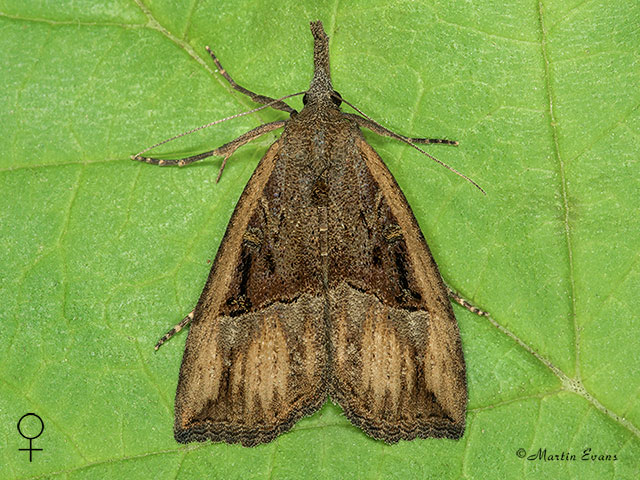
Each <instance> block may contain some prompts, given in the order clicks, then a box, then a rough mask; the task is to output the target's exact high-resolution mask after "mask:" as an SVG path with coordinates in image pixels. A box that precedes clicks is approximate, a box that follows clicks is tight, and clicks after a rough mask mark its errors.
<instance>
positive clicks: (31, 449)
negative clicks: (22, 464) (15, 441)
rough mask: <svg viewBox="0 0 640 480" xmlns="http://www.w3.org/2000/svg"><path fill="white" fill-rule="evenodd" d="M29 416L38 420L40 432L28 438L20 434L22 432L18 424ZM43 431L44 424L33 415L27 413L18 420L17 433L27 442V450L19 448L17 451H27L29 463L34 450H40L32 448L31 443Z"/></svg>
mask: <svg viewBox="0 0 640 480" xmlns="http://www.w3.org/2000/svg"><path fill="white" fill-rule="evenodd" d="M29 416H33V417H36V418H37V419H38V421H39V422H40V431H39V432H38V434H37V435H34V436H33V437H28V436H27V435H25V434H24V433H22V430H21V429H20V422H22V420H24V419H25V418H26V417H29ZM43 431H44V422H43V421H42V419H41V418H40V417H39V416H38V415H36V414H35V413H27V414H25V415H23V416H22V417H20V420H18V433H19V434H20V435H22V436H23V437H24V438H26V439H28V440H29V448H19V449H18V450H24V451H26V450H29V461H30V462H31V456H32V452H33V451H34V450H42V449H41V448H33V447H32V446H31V442H33V440H34V439H36V438H38V437H39V436H40V435H42V432H43Z"/></svg>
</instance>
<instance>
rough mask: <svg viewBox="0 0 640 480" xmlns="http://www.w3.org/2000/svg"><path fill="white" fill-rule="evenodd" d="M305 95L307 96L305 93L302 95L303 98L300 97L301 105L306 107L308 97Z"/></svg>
mask: <svg viewBox="0 0 640 480" xmlns="http://www.w3.org/2000/svg"><path fill="white" fill-rule="evenodd" d="M307 95H308V94H306V93H305V94H304V97H302V104H303V105H306V104H307V102H308V101H309V97H308V96H307Z"/></svg>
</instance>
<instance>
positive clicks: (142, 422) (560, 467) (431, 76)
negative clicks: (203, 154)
mask: <svg viewBox="0 0 640 480" xmlns="http://www.w3.org/2000/svg"><path fill="white" fill-rule="evenodd" d="M316 19H320V20H323V21H324V24H325V27H326V29H327V32H328V33H329V35H330V37H331V55H332V57H331V62H332V71H333V80H334V85H335V87H336V88H337V90H338V91H339V92H340V93H341V94H342V96H343V97H344V98H346V99H348V100H349V101H351V102H352V103H354V104H356V105H357V106H358V107H359V108H360V109H362V110H363V111H364V112H366V113H367V114H369V115H370V116H372V117H373V118H375V119H377V120H378V121H380V122H382V123H383V124H385V125H386V126H388V127H390V128H392V129H394V130H397V131H399V132H402V133H406V134H409V135H423V136H430V137H447V138H455V139H456V140H459V141H460V147H458V148H456V149H454V148H446V147H440V148H437V147H432V148H429V152H430V153H432V154H434V155H436V156H437V157H438V158H439V159H440V160H442V161H445V162H447V163H448V164H450V165H451V166H453V167H454V168H456V169H459V170H461V171H462V172H464V173H465V174H466V175H468V176H470V177H471V178H473V179H474V180H475V181H477V182H478V183H479V184H480V185H481V186H482V187H484V188H485V189H486V191H487V196H486V197H485V196H483V195H482V194H481V193H480V192H478V191H477V190H476V189H475V188H473V186H472V185H470V184H469V183H467V182H465V181H464V180H463V179H461V178H459V177H457V176H455V175H453V174H452V173H451V172H449V171H448V170H446V169H443V168H441V167H439V166H438V165H436V164H434V163H433V162H431V161H429V160H428V159H427V158H425V157H422V156H420V155H418V154H417V153H416V152H415V151H414V150H413V149H411V148H409V147H408V146H406V145H404V144H398V143H395V142H393V141H391V140H389V139H387V138H378V137H376V136H375V135H370V134H367V137H368V138H369V139H370V141H371V143H372V145H373V146H374V148H376V149H377V151H378V152H379V153H380V155H381V156H382V158H383V159H385V161H386V162H387V164H388V165H389V168H390V169H391V171H392V172H393V173H394V175H395V176H396V178H397V180H398V183H399V184H400V186H401V187H402V189H403V191H404V192H405V194H406V196H407V198H408V200H409V203H410V204H411V205H412V207H413V209H414V212H415V214H416V217H417V218H418V221H419V222H420V225H421V227H422V228H423V231H424V233H425V237H426V238H427V240H428V242H429V244H430V246H431V248H432V250H433V253H434V256H435V257H436V259H437V260H438V263H439V266H440V268H441V272H442V273H443V276H444V278H445V280H446V281H447V282H448V283H449V284H450V285H451V286H452V287H453V288H455V289H457V290H459V291H460V292H461V293H462V295H463V296H465V297H467V298H468V299H469V300H471V301H472V302H473V303H475V304H476V305H477V306H479V307H481V308H484V309H486V310H488V311H490V313H491V319H490V320H487V319H485V318H480V317H476V316H473V315H471V314H469V313H468V312H466V311H464V310H462V309H460V308H457V309H456V314H457V316H458V320H459V323H460V327H461V330H462V337H463V344H464V350H465V357H466V361H467V365H468V383H469V394H470V399H469V408H468V415H467V430H466V432H465V436H464V438H463V439H462V440H460V441H458V442H455V441H450V440H435V439H429V440H415V441H411V442H400V444H398V445H385V444H383V443H381V442H378V441H375V440H372V439H370V438H368V437H367V436H365V435H364V434H363V433H362V432H361V431H360V430H358V429H357V428H355V427H353V426H352V425H351V424H350V423H349V422H348V421H347V420H346V419H345V418H344V417H343V416H342V414H341V410H340V409H339V407H337V406H334V405H332V404H331V403H327V404H326V405H325V406H324V407H323V408H322V410H321V411H320V412H318V413H317V414H315V415H313V416H312V417H309V418H306V419H304V420H302V421H300V422H299V423H298V424H297V425H296V426H295V427H294V429H293V430H292V431H291V432H290V433H287V434H285V435H282V436H281V437H279V438H278V439H276V440H275V441H273V442H272V443H269V444H266V445H262V446H260V447H257V448H250V449H249V448H244V447H241V446H237V445H236V446H229V445H225V444H210V443H209V444H197V445H188V446H184V445H179V444H177V443H176V442H175V441H174V439H173V435H172V426H173V396H174V392H175V387H176V382H177V375H178V368H179V364H180V360H181V357H182V349H183V345H184V340H185V337H186V335H185V334H184V333H181V334H179V335H178V336H177V337H176V338H174V339H173V340H172V341H171V342H169V343H168V344H167V345H165V346H164V347H163V348H162V349H161V350H160V351H159V352H157V353H154V351H153V345H154V343H155V341H156V340H157V339H158V338H159V337H160V336H161V335H162V334H163V333H164V332H165V331H166V330H167V329H168V328H170V327H171V326H172V325H173V324H174V323H176V322H177V321H179V320H180V319H181V318H182V317H183V316H184V315H185V314H186V313H187V312H189V311H190V310H191V308H192V307H193V305H194V304H195V302H196V301H197V299H198V296H199V293H200V291H201V289H202V286H203V284H204V281H205V279H206V276H207V274H208V270H209V268H210V265H211V261H212V260H213V258H214V256H215V252H216V249H217V248H218V245H219V242H220V240H221V237H222V235H223V234H224V231H225V228H226V223H227V222H228V219H229V217H230V215H231V212H232V211H233V208H234V205H235V202H236V201H237V199H238V197H239V195H240V193H241V191H242V188H243V186H244V185H245V183H246V182H247V180H248V178H249V176H250V175H251V173H252V171H253V169H254V168H255V166H256V164H257V162H258V160H259V158H260V157H261V156H262V155H263V154H264V153H265V151H266V148H267V146H268V145H269V143H271V142H272V141H273V140H274V139H275V138H276V136H277V135H276V134H274V135H267V136H266V137H265V138H262V139H260V140H258V141H256V142H254V143H253V144H251V145H249V146H247V147H244V148H242V149H241V150H240V151H239V152H238V153H236V154H235V155H234V156H233V157H232V158H231V160H230V161H229V164H228V165H227V167H226V169H225V172H224V175H223V177H222V180H221V181H220V183H218V184H216V183H215V177H216V174H217V170H218V167H219V166H220V162H221V159H220V158H215V159H209V160H206V161H203V162H201V163H200V164H194V165H192V166H190V167H187V168H183V169H178V168H156V167H153V166H150V165H146V164H142V163H137V162H132V161H131V160H129V156H130V155H131V154H133V153H136V152H138V151H140V150H142V148H144V147H146V146H149V145H152V144H154V143H155V142H157V141H159V140H162V139H163V138H167V137H170V136H172V135H174V134H176V133H180V132H183V131H185V130H188V129H190V128H193V127H196V126H198V125H202V124H205V123H208V122H210V121H212V120H216V119H220V118H223V117H225V116H228V115H232V114H234V113H238V112H241V111H245V110H248V109H250V108H253V107H254V106H255V104H253V103H252V102H250V101H249V100H248V99H247V98H246V97H244V96H242V95H240V94H238V93H237V92H233V91H231V89H230V88H229V86H228V85H227V84H226V83H225V81H224V80H223V79H221V78H220V76H219V75H218V74H217V73H216V71H215V68H214V66H213V65H212V63H211V61H210V59H209V58H208V57H207V55H206V52H205V50H204V48H203V47H204V46H205V45H210V46H211V47H212V48H213V49H214V51H215V52H216V54H217V55H218V57H219V58H220V59H221V61H222V63H223V65H225V68H227V69H228V71H229V72H230V73H231V74H232V75H233V76H234V78H235V79H236V80H237V81H239V82H240V83H241V84H242V85H244V86H246V87H247V88H249V89H251V90H254V91H257V92H260V93H263V94H265V95H270V96H273V97H278V96H282V95H285V94H288V93H292V92H296V91H300V90H302V89H304V88H306V86H307V85H308V82H309V80H310V78H311V73H312V38H311V34H310V33H309V29H308V22H309V20H316ZM639 23H640V4H638V2H636V1H635V0H628V1H624V0H614V1H612V2H592V1H583V0H573V1H560V0H556V1H543V2H535V1H530V0H529V1H524V0H521V1H507V2H492V1H488V0H484V1H480V2H473V3H472V2H463V1H460V2H439V1H433V2H413V1H408V0H405V1H395V2H379V3H378V4H377V5H374V6H372V5H371V3H370V2H366V1H364V0H360V1H349V2H324V1H319V2H318V1H310V0H309V1H303V2H296V3H295V5H293V4H288V3H284V2H255V1H254V2H249V1H244V2H243V1H238V2H226V3H225V4H223V5H222V6H221V5H220V2H213V1H210V0H201V1H195V0H192V1H191V2H184V3H183V4H181V5H179V4H178V2H170V1H167V0H165V1H150V0H149V1H146V2H144V3H143V1H142V0H135V1H124V0H111V1H110V2H91V1H88V0H77V1H69V0H67V1H58V2H35V1H27V2H16V1H10V0H4V1H2V2H0V71H1V72H2V73H1V75H0V125H1V132H2V134H1V135H0V152H2V154H1V155H0V192H1V193H2V199H3V202H2V208H1V209H0V238H1V239H2V246H3V248H1V249H0V271H1V272H2V274H1V275H0V295H1V298H2V302H0V319H1V322H2V330H1V333H0V338H1V341H2V343H1V344H2V348H1V349H0V362H1V365H2V367H3V368H2V369H1V374H0V420H1V422H0V438H1V439H2V445H3V448H2V450H0V477H1V478H56V479H57V478H64V479H69V478H149V477H150V476H153V477H154V478H174V477H178V478H225V479H229V478H243V479H245V478H258V479H262V478H264V479H267V478H303V477H306V478H331V479H333V478H402V479H406V478H461V477H462V478H480V479H483V478H580V479H584V478H597V479H607V478H625V479H626V478H628V479H632V478H637V475H638V458H640V438H639V437H640V402H639V393H640V385H639V383H638V372H640V354H639V352H640V340H639V339H640V327H639V325H640V323H639V322H638V321H637V311H638V310H639V309H640V302H639V301H638V290H639V289H640V265H639V261H638V259H639V255H638V251H639V250H638V247H639V246H640V228H638V227H639V225H638V220H637V219H638V211H639V210H640V196H639V195H638V180H639V179H638V174H639V168H638V153H637V152H638V151H639V150H640V140H639V139H640V113H639V110H638V105H639V104H640V89H638V85H639V84H640V67H639V65H640V63H639V57H638V52H639V51H640V36H638V24H639ZM292 104H293V105H294V107H298V108H299V106H300V100H299V99H296V100H293V101H292ZM285 117H286V116H284V115H283V114H282V113H281V112H267V111H261V112H259V113H258V114H255V115H251V116H247V117H242V118H239V119H236V120H233V121H229V122H226V123H224V124H222V125H218V126H216V127H213V128H212V129H209V130H204V131H202V132H198V133H196V134H194V135H190V136H188V137H185V138H182V139H180V140H179V141H176V142H173V143H169V144H167V145H164V146H163V147H161V148H160V149H158V151H159V152H160V153H164V154H166V155H168V156H170V155H174V154H182V153H195V152H199V151H204V150H207V149H211V148H214V147H216V146H219V145H221V144H223V143H224V142H226V141H229V140H231V139H233V138H235V137H236V136H237V135H239V134H241V133H243V132H244V131H246V130H248V129H250V128H252V127H254V126H256V125H258V124H260V123H263V122H265V121H270V120H274V119H277V118H285ZM29 412H34V413H37V414H38V415H39V416H40V417H41V418H42V419H43V422H44V425H45V428H44V431H43V433H42V435H41V436H40V437H38V438H37V439H35V440H34V441H33V447H35V448H43V450H42V451H35V452H33V461H32V462H31V463H30V462H29V461H28V453H29V452H25V451H19V450H18V449H19V448H26V447H28V441H27V440H26V439H25V438H22V437H21V436H20V435H19V434H18V432H17V429H16V424H17V422H18V419H20V417H22V416H23V415H24V414H26V413H29ZM30 420H34V418H33V417H31V418H30ZM23 426H24V427H25V429H26V430H27V431H28V432H33V431H35V430H37V428H36V427H37V425H35V427H34V424H33V422H31V423H30V424H29V425H23ZM27 434H30V433H27ZM520 448H521V449H524V450H523V451H524V452H525V455H526V456H528V455H534V456H535V455H536V453H537V452H538V451H542V450H543V449H546V452H547V456H548V457H547V458H549V456H551V455H562V454H563V453H564V454H565V455H567V454H568V455H575V456H576V458H575V459H572V458H569V460H547V461H544V460H539V459H538V460H528V459H526V458H524V459H523V458H519V457H518V456H517V454H516V452H517V451H518V449H520ZM585 449H590V453H592V454H595V455H596V459H595V460H591V459H587V460H583V459H582V455H583V451H584V450H585ZM598 455H611V456H615V460H614V459H612V458H610V459H607V458H602V459H598V457H597V456H598ZM588 458H590V457H588Z"/></svg>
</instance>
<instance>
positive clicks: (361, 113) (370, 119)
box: [333, 95, 487, 195]
mask: <svg viewBox="0 0 640 480" xmlns="http://www.w3.org/2000/svg"><path fill="white" fill-rule="evenodd" d="M333 96H335V95H333ZM336 98H337V97H336ZM340 100H342V101H343V102H344V103H346V104H347V105H349V106H350V107H351V108H353V109H354V110H355V111H356V112H358V113H359V114H360V115H362V116H363V117H364V118H366V119H367V120H368V121H370V122H371V123H372V124H374V125H375V126H377V127H378V128H380V129H381V130H383V131H386V132H388V135H389V136H390V137H392V138H395V139H396V140H400V141H401V142H404V143H406V144H407V145H411V146H412V147H413V148H415V149H416V150H418V151H419V152H420V153H422V154H424V155H426V156H427V157H429V158H430V159H431V160H433V161H434V162H436V163H439V164H440V165H442V166H443V167H445V168H446V169H448V170H450V171H452V172H453V173H455V174H456V175H458V176H459V177H462V178H464V179H465V180H466V181H467V182H469V183H471V185H473V186H474V187H476V188H477V189H478V190H480V191H481V192H482V193H483V194H484V195H486V194H487V192H485V191H484V189H483V188H482V187H481V186H480V185H478V184H477V183H476V182H474V181H473V180H471V179H470V178H469V177H467V176H466V175H465V174H464V173H461V172H459V171H458V170H456V169H455V168H453V167H452V166H450V165H447V164H446V163H444V162H443V161H442V160H438V159H437V158H436V157H434V156H433V155H431V154H429V153H427V152H425V151H424V150H422V149H421V148H420V147H418V146H417V145H416V144H415V143H413V142H412V141H411V140H409V139H408V138H407V137H405V136H404V135H400V134H398V133H396V132H393V131H391V130H389V129H388V128H385V127H383V126H382V125H380V124H379V123H378V122H376V121H375V120H374V119H372V118H371V117H370V116H368V115H367V114H366V113H364V112H363V111H362V110H360V109H359V108H358V107H356V106H355V105H354V104H352V103H351V102H348V101H347V100H345V99H344V98H340ZM355 117H357V116H355Z"/></svg>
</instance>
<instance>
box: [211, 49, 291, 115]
mask: <svg viewBox="0 0 640 480" xmlns="http://www.w3.org/2000/svg"><path fill="white" fill-rule="evenodd" d="M204 48H206V49H207V52H209V55H211V58H212V59H213V61H214V63H215V64H216V67H218V71H219V72H220V75H222V76H223V77H224V78H225V80H226V81H227V82H229V85H231V88H233V89H234V90H237V91H238V92H240V93H244V94H245V95H247V96H249V97H250V98H251V100H253V101H254V102H256V103H262V104H263V105H266V104H270V105H269V106H270V107H273V108H275V109H277V110H282V111H284V112H288V113H295V110H294V109H293V108H291V107H290V106H289V105H287V104H286V103H284V102H283V101H281V100H279V101H277V102H276V100H275V98H271V97H267V96H265V95H258V94H257V93H253V92H252V91H251V90H247V89H246V88H244V87H242V86H240V85H238V84H237V83H236V82H235V80H233V78H231V75H229V74H228V73H227V71H226V70H225V69H224V68H222V64H221V63H220V60H218V57H216V56H215V55H214V54H213V52H212V51H211V49H210V48H209V47H208V46H206V47H204Z"/></svg>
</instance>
